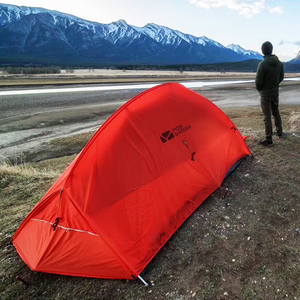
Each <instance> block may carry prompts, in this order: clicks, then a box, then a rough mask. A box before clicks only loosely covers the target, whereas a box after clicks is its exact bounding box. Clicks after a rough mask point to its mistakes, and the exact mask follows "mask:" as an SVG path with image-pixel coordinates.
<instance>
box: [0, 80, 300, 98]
mask: <svg viewBox="0 0 300 300" xmlns="http://www.w3.org/2000/svg"><path fill="white" fill-rule="evenodd" d="M284 81H300V78H297V77H296V78H286V79H285V80H284ZM254 82H255V81H254V80H226V81H222V80H220V81H190V82H180V84H182V85H184V86H185V87H187V88H202V87H208V86H218V85H232V84H242V83H254ZM157 85H160V83H158V84H153V83H145V84H124V85H103V86H88V87H68V88H51V89H49V88H48V89H22V90H15V89H14V90H6V91H0V96H13V95H34V94H53V93H76V92H95V91H118V90H146V89H150V88H152V87H155V86H157Z"/></svg>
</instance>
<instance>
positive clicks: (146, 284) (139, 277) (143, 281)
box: [138, 275, 149, 286]
mask: <svg viewBox="0 0 300 300" xmlns="http://www.w3.org/2000/svg"><path fill="white" fill-rule="evenodd" d="M138 279H139V280H140V281H141V282H142V283H143V284H144V285H145V286H149V283H148V282H147V281H145V280H144V279H143V278H142V277H141V276H140V275H139V276H138Z"/></svg>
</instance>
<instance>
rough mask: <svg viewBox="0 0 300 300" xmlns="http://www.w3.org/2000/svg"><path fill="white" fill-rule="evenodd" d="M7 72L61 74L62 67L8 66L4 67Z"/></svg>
mask: <svg viewBox="0 0 300 300" xmlns="http://www.w3.org/2000/svg"><path fill="white" fill-rule="evenodd" d="M2 70H3V72H4V73H7V74H15V75H16V74H25V75H26V74H28V75H29V74H30V75H32V74H59V73H60V72H61V69H60V67H7V68H4V69H2Z"/></svg>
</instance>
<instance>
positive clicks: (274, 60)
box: [264, 54, 279, 67]
mask: <svg viewBox="0 0 300 300" xmlns="http://www.w3.org/2000/svg"><path fill="white" fill-rule="evenodd" d="M264 60H265V61H266V63H267V64H268V65H270V66H272V67H275V66H277V65H278V63H279V59H278V57H277V56H276V55H274V54H271V55H266V56H264Z"/></svg>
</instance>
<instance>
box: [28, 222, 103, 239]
mask: <svg viewBox="0 0 300 300" xmlns="http://www.w3.org/2000/svg"><path fill="white" fill-rule="evenodd" d="M30 220H31V221H37V222H44V223H47V224H50V225H51V226H53V225H54V223H51V222H49V221H46V220H38V219H30ZM56 227H59V228H61V229H64V230H65V231H66V232H68V231H76V232H80V233H88V234H90V235H93V236H99V234H96V233H92V232H89V231H86V230H80V229H74V228H67V227H64V226H60V225H56Z"/></svg>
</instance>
